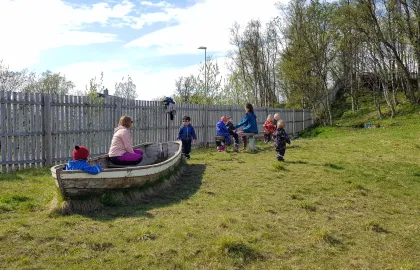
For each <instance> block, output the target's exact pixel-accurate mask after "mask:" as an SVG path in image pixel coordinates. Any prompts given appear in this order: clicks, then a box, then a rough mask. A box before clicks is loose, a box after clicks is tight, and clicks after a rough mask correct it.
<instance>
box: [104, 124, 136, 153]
mask: <svg viewBox="0 0 420 270" xmlns="http://www.w3.org/2000/svg"><path fill="white" fill-rule="evenodd" d="M127 152H128V153H133V154H134V150H133V138H132V137H131V133H130V130H129V129H128V128H126V127H123V126H118V127H116V128H115V129H114V137H112V142H111V147H110V148H109V153H108V155H109V157H120V156H122V155H124V154H125V153H127Z"/></svg>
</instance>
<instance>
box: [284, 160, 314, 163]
mask: <svg viewBox="0 0 420 270" xmlns="http://www.w3.org/2000/svg"><path fill="white" fill-rule="evenodd" d="M285 163H289V164H309V162H307V161H302V160H295V161H289V160H286V161H285Z"/></svg>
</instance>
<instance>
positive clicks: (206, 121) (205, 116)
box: [203, 104, 209, 147]
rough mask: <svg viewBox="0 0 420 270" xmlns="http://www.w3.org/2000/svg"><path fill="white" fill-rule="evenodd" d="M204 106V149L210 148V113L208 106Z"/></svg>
mask: <svg viewBox="0 0 420 270" xmlns="http://www.w3.org/2000/svg"><path fill="white" fill-rule="evenodd" d="M203 106H204V123H203V137H204V141H203V144H204V147H208V142H207V123H208V120H209V115H208V114H209V112H208V109H207V107H208V105H206V104H204V105H203Z"/></svg>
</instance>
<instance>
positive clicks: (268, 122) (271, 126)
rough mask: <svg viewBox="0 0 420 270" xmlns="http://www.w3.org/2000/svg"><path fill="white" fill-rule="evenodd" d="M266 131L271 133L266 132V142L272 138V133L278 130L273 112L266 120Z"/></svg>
mask: <svg viewBox="0 0 420 270" xmlns="http://www.w3.org/2000/svg"><path fill="white" fill-rule="evenodd" d="M263 127H264V132H269V133H270V134H264V143H268V142H269V141H270V140H271V135H272V134H273V132H274V131H276V129H277V128H276V126H275V125H274V123H273V117H272V116H271V114H269V115H268V116H267V120H266V121H265V122H264V125H263Z"/></svg>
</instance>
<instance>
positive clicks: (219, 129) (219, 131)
mask: <svg viewBox="0 0 420 270" xmlns="http://www.w3.org/2000/svg"><path fill="white" fill-rule="evenodd" d="M227 121H228V119H227V118H226V117H224V116H223V117H222V118H221V119H220V121H219V122H218V123H217V124H216V135H217V136H223V137H225V145H217V150H218V151H219V152H223V151H225V150H226V145H227V146H229V145H230V133H229V130H228V128H227V126H226V123H227Z"/></svg>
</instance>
